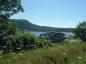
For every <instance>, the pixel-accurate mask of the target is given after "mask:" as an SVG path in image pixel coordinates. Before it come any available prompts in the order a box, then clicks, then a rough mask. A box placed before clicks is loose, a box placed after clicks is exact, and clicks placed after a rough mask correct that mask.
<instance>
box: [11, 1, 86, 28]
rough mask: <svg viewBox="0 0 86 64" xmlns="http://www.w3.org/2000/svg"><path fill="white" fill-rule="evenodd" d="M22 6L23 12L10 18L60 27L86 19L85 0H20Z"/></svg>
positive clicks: (68, 26) (69, 26)
mask: <svg viewBox="0 0 86 64" xmlns="http://www.w3.org/2000/svg"><path fill="white" fill-rule="evenodd" d="M22 6H23V8H24V12H23V13H21V12H20V13H18V14H15V15H13V16H12V17H11V18H13V19H26V20H28V21H30V22H31V23H33V24H36V25H40V26H50V27H62V28H71V27H72V28H73V27H76V25H77V24H78V23H79V22H82V21H86V0H22Z"/></svg>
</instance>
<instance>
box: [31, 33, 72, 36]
mask: <svg viewBox="0 0 86 64" xmlns="http://www.w3.org/2000/svg"><path fill="white" fill-rule="evenodd" d="M43 33H46V32H32V34H33V35H35V36H36V37H39V35H40V34H43ZM62 33H64V34H65V35H66V36H69V35H73V33H72V32H62Z"/></svg>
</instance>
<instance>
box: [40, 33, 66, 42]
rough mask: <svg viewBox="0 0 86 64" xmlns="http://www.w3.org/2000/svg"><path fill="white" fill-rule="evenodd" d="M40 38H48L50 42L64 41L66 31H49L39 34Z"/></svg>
mask: <svg viewBox="0 0 86 64" xmlns="http://www.w3.org/2000/svg"><path fill="white" fill-rule="evenodd" d="M39 38H41V39H45V40H47V41H49V42H53V43H56V42H62V41H64V39H65V35H64V33H57V32H47V33H44V34H41V35H40V36H39Z"/></svg>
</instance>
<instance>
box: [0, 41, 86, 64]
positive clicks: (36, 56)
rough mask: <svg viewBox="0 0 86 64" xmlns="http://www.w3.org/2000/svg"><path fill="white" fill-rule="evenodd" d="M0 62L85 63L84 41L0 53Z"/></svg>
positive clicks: (27, 63)
mask: <svg viewBox="0 0 86 64" xmlns="http://www.w3.org/2000/svg"><path fill="white" fill-rule="evenodd" d="M0 64H86V42H81V41H77V40H71V41H65V43H64V44H54V45H53V46H52V47H47V48H40V49H35V50H31V51H30V50H29V51H22V52H19V53H12V52H11V53H8V54H4V55H0Z"/></svg>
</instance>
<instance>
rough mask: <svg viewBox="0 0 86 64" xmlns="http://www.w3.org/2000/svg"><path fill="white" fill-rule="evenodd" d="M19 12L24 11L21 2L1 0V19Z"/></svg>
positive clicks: (18, 0)
mask: <svg viewBox="0 0 86 64" xmlns="http://www.w3.org/2000/svg"><path fill="white" fill-rule="evenodd" d="M19 11H21V12H23V11H24V10H23V8H22V5H21V0H0V18H8V17H10V16H11V15H14V14H16V13H18V12H19Z"/></svg>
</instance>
